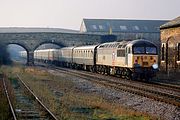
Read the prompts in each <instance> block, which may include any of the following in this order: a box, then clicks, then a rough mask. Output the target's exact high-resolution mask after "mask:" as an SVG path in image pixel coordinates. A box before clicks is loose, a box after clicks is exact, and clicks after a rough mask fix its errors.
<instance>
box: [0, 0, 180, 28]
mask: <svg viewBox="0 0 180 120" xmlns="http://www.w3.org/2000/svg"><path fill="white" fill-rule="evenodd" d="M179 5H180V0H0V27H44V28H47V27H48V28H65V29H74V30H79V29H80V25H81V22H82V20H83V18H93V19H140V20H142V19H143V20H147V19H150V20H154V19H155V20H171V19H174V18H176V17H178V16H180V7H179Z"/></svg>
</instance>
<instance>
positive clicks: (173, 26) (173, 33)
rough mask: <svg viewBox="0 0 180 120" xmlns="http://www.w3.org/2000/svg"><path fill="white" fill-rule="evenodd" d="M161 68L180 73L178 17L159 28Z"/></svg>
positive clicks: (179, 25) (179, 21)
mask: <svg viewBox="0 0 180 120" xmlns="http://www.w3.org/2000/svg"><path fill="white" fill-rule="evenodd" d="M160 31H161V43H162V45H161V68H162V70H165V71H166V72H167V73H168V72H176V71H179V72H180V16H179V17H177V18H175V19H173V20H171V21H169V22H167V23H165V24H163V25H162V26H160Z"/></svg>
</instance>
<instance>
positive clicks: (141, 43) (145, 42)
mask: <svg viewBox="0 0 180 120" xmlns="http://www.w3.org/2000/svg"><path fill="white" fill-rule="evenodd" d="M128 46H153V47H156V45H155V44H154V43H152V42H150V41H148V40H144V39H138V40H133V41H131V42H130V43H129V45H128Z"/></svg>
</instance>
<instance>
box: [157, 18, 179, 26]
mask: <svg viewBox="0 0 180 120" xmlns="http://www.w3.org/2000/svg"><path fill="white" fill-rule="evenodd" d="M176 26H180V16H179V17H177V18H175V19H173V20H171V21H170V22H167V23H165V24H163V25H162V26H161V27H160V29H165V28H171V27H176Z"/></svg>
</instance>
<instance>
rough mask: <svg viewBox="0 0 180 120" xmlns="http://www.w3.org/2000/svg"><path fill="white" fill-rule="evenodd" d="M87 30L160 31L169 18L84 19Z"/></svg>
mask: <svg viewBox="0 0 180 120" xmlns="http://www.w3.org/2000/svg"><path fill="white" fill-rule="evenodd" d="M83 22H84V23H83V24H82V25H85V28H86V32H108V31H109V30H110V27H111V28H112V31H113V32H133V33H134V32H135V33H136V32H142V33H144V32H160V30H159V27H160V26H161V25H163V24H165V23H166V22H168V21H167V20H126V19H83Z"/></svg>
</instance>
